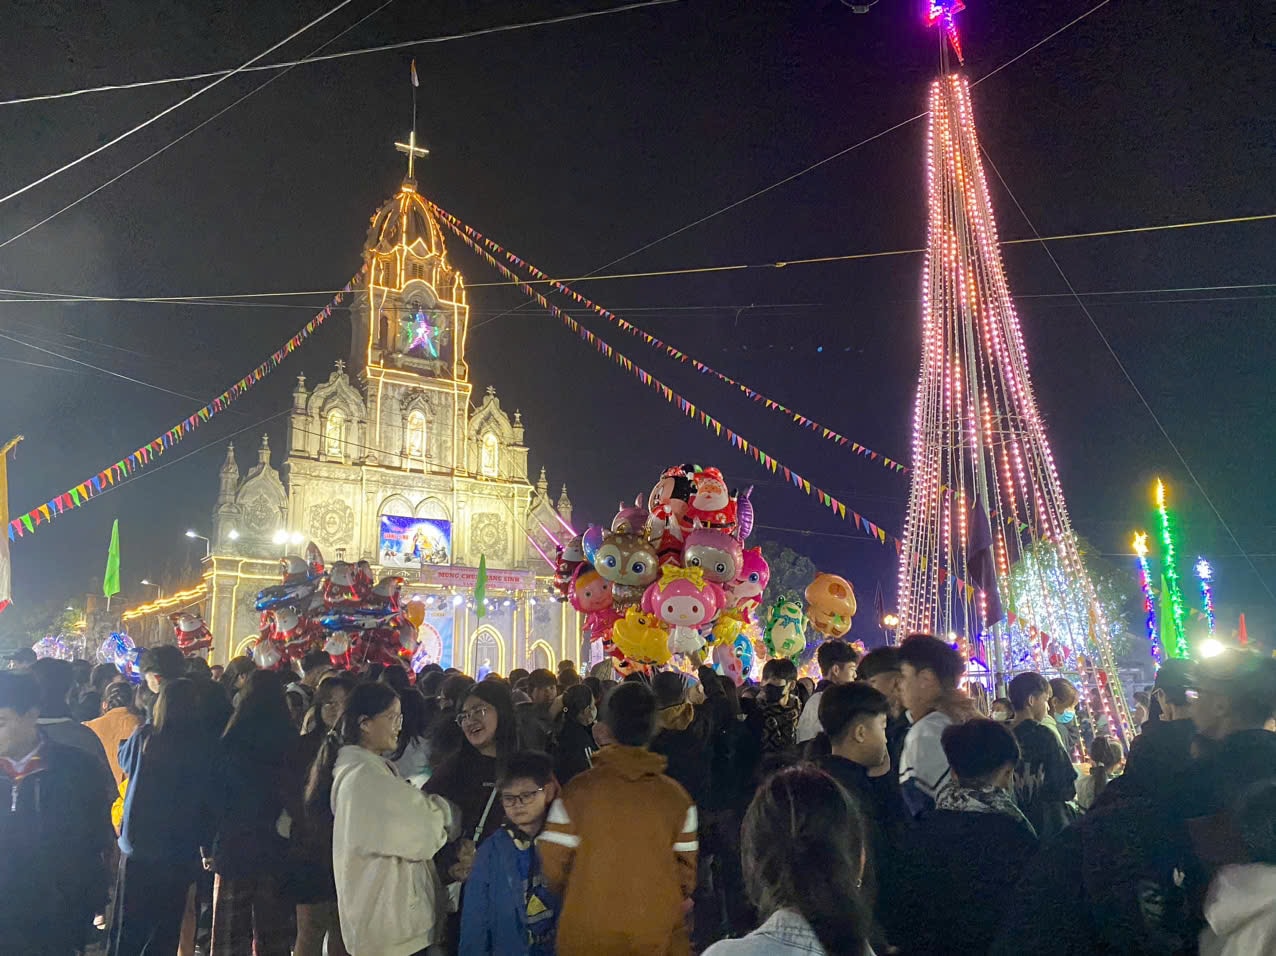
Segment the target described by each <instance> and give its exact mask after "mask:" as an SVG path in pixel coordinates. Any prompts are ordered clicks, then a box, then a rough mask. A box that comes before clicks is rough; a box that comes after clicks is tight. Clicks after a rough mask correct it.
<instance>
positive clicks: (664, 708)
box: [648, 671, 714, 806]
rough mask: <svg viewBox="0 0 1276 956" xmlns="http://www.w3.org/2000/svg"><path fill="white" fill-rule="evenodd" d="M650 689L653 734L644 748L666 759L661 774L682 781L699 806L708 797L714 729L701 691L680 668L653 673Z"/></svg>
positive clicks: (697, 684)
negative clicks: (653, 717)
mask: <svg viewBox="0 0 1276 956" xmlns="http://www.w3.org/2000/svg"><path fill="white" fill-rule="evenodd" d="M651 692H652V693H653V694H654V695H655V697H656V736H655V737H653V738H652V741H651V744H650V746H649V747H648V749H649V750H650V751H651V752H652V753H656V754H660V755H661V756H663V757H664V758H665V760H667V761H668V765H667V766H666V767H665V776H668V777H672V778H673V779H674V780H676V781H678V783H680V784H682V786H683V788H684V789H686V791H687V793H688V794H690V796H691V799H692V801H693V802H694V803H695V804H696V805H697V806H702V805H703V804H704V803H705V801H706V799H707V798H708V796H709V782H710V780H709V770H710V767H711V766H712V761H711V760H710V754H709V744H710V741H711V740H712V739H713V731H714V727H713V718H712V716H711V714H710V713H709V710H708V708H707V707H705V696H704V692H703V691H702V690H701V689H700V685H699V683H697V682H694V681H689V680H688V678H687V676H686V675H685V674H683V673H682V672H681V671H661V672H660V673H658V674H656V675H655V676H654V677H652V679H651Z"/></svg>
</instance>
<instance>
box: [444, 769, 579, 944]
mask: <svg viewBox="0 0 1276 956" xmlns="http://www.w3.org/2000/svg"><path fill="white" fill-rule="evenodd" d="M497 787H498V792H499V794H500V800H501V807H502V808H503V809H504V810H505V823H503V824H502V825H501V827H500V829H498V830H497V831H496V832H495V833H493V834H492V835H491V836H490V837H488V838H487V839H486V840H484V841H483V843H482V844H481V845H480V846H479V848H478V854H477V856H476V857H475V858H474V869H473V870H472V871H471V872H470V878H469V879H468V880H467V881H466V883H465V897H464V905H463V907H462V909H461V944H460V950H459V952H460V954H461V956H507V954H509V956H552V954H553V953H554V934H555V932H556V930H557V927H558V910H559V904H558V898H557V897H556V896H555V895H554V893H553V892H552V891H551V890H550V888H549V887H548V886H547V885H546V883H545V878H544V875H543V872H542V870H541V862H540V856H539V854H538V853H537V852H536V846H535V840H536V837H537V836H539V835H540V832H541V829H542V828H543V827H544V826H545V818H546V816H547V815H548V814H549V807H550V804H552V803H553V802H554V799H555V798H556V797H557V796H558V784H557V782H555V780H554V763H553V761H552V760H551V759H550V757H549V756H548V755H547V754H543V753H538V752H536V751H522V752H520V753H516V754H514V755H513V756H511V757H510V758H509V760H507V761H506V762H505V770H504V772H503V773H502V774H501V779H500V781H499V783H498V784H497Z"/></svg>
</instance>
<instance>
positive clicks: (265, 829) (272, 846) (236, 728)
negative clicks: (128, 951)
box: [204, 670, 303, 956]
mask: <svg viewBox="0 0 1276 956" xmlns="http://www.w3.org/2000/svg"><path fill="white" fill-rule="evenodd" d="M299 747H300V738H299V737H298V735H297V731H296V729H295V728H294V727H293V725H292V718H291V715H290V714H289V711H288V703H287V701H286V700H285V699H284V681H283V678H282V677H281V676H280V675H279V674H278V673H277V672H275V671H268V670H256V671H253V672H252V674H251V675H250V676H249V677H248V679H247V680H246V681H245V682H244V686H243V689H242V690H241V692H240V694H239V698H238V701H237V702H236V704H235V713H234V715H233V716H232V717H231V718H230V722H229V723H228V724H227V725H226V730H225V732H224V733H223V734H222V739H221V761H220V769H219V777H220V784H221V787H220V790H221V793H220V800H219V807H218V813H217V830H216V833H217V835H216V837H215V838H214V841H213V847H212V853H211V854H210V856H209V857H208V858H206V859H205V862H204V865H205V867H210V868H211V869H212V871H213V872H214V873H215V874H216V878H215V885H214V889H213V938H212V956H236V954H239V953H246V952H250V951H253V952H255V953H256V954H257V956H289V953H290V952H291V949H292V943H293V933H292V912H291V908H290V907H289V906H288V905H287V903H286V902H285V900H284V898H283V896H282V894H281V893H280V881H281V878H282V877H283V875H284V872H285V869H286V863H287V849H288V834H289V833H290V832H291V828H292V825H293V821H295V820H297V819H299V818H300V817H301V812H302V811H301V796H302V789H303V782H302V781H301V780H300V779H298V775H297V773H296V767H297V757H296V752H297V750H298V748H299ZM285 811H287V812H285Z"/></svg>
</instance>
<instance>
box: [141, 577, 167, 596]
mask: <svg viewBox="0 0 1276 956" xmlns="http://www.w3.org/2000/svg"><path fill="white" fill-rule="evenodd" d="M139 583H141V584H145V585H146V586H147V587H148V588H154V589H155V600H157V601H159V600H162V599H163V597H164V589H163V588H162V587H160V586H159V585H158V584H156V583H155V582H154V581H148V580H146V578H142V580H141V581H140V582H139Z"/></svg>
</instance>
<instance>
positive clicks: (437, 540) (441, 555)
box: [377, 515, 452, 568]
mask: <svg viewBox="0 0 1276 956" xmlns="http://www.w3.org/2000/svg"><path fill="white" fill-rule="evenodd" d="M377 554H378V555H379V556H380V558H381V564H382V565H383V566H384V567H387V568H416V567H420V566H421V565H427V564H429V565H434V564H441V565H446V564H447V563H448V562H449V561H451V560H452V522H450V521H444V520H442V519H441V518H413V517H409V516H404V515H382V516H381V538H380V541H379V543H378V546H377Z"/></svg>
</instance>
